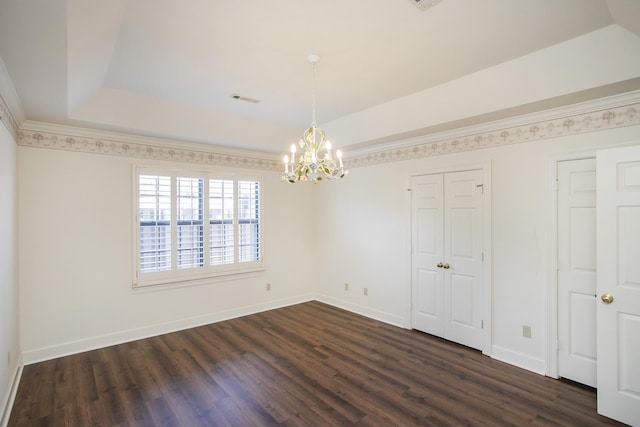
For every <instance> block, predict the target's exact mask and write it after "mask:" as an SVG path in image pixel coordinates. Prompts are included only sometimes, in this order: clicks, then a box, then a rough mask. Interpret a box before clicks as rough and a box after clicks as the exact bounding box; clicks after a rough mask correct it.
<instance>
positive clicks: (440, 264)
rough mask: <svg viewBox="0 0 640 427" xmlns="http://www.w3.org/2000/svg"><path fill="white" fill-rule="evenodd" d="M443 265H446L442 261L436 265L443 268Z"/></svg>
mask: <svg viewBox="0 0 640 427" xmlns="http://www.w3.org/2000/svg"><path fill="white" fill-rule="evenodd" d="M443 266H444V264H443V263H441V262H439V263H438V265H436V267H438V268H442V267H443Z"/></svg>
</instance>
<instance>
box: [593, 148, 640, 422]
mask: <svg viewBox="0 0 640 427" xmlns="http://www.w3.org/2000/svg"><path fill="white" fill-rule="evenodd" d="M597 168H598V178H597V241H598V247H597V295H598V299H597V302H596V314H597V319H598V321H597V326H596V330H597V365H598V369H597V372H598V373H597V376H598V413H600V414H602V415H605V416H607V417H610V418H614V419H617V420H619V421H622V422H624V423H627V424H630V425H640V145H636V146H632V147H625V148H617V149H612V150H603V151H599V152H598V154H597ZM609 296H610V297H611V298H608V297H609Z"/></svg>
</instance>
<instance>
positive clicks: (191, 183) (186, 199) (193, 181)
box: [176, 177, 204, 268]
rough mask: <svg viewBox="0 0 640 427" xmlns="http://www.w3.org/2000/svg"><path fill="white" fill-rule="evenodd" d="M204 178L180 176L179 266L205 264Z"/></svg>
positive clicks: (178, 203) (178, 201) (178, 219)
mask: <svg viewBox="0 0 640 427" xmlns="http://www.w3.org/2000/svg"><path fill="white" fill-rule="evenodd" d="M203 185H204V180H203V179H201V178H187V177H178V178H177V185H176V192H177V199H176V200H177V209H176V215H177V222H178V233H177V237H178V239H177V245H178V254H177V255H178V268H194V267H202V266H204V222H203V214H204V206H203V205H204V188H203Z"/></svg>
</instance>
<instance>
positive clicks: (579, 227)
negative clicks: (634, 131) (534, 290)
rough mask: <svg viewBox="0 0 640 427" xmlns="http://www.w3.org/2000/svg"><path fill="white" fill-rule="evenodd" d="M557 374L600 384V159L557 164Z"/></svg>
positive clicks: (591, 383)
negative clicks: (597, 323) (597, 221)
mask: <svg viewBox="0 0 640 427" xmlns="http://www.w3.org/2000/svg"><path fill="white" fill-rule="evenodd" d="M557 172H558V175H557V176H558V205H557V206H558V375H559V376H561V377H563V378H568V379H570V380H573V381H577V382H579V383H582V384H586V385H588V386H591V387H595V386H596V298H595V295H596V160H595V159H582V160H571V161H565V162H559V163H558V171H557Z"/></svg>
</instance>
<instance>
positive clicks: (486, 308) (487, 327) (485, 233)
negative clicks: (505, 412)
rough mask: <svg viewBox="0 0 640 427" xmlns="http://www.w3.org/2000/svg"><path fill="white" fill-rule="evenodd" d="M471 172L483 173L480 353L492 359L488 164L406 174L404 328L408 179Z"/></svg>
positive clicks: (408, 316) (408, 307)
mask: <svg viewBox="0 0 640 427" xmlns="http://www.w3.org/2000/svg"><path fill="white" fill-rule="evenodd" d="M470 170H481V171H482V184H483V187H482V189H483V193H484V197H483V201H482V210H483V218H482V222H483V223H482V252H483V254H484V261H483V263H482V306H483V313H482V318H483V328H482V333H483V345H482V354H485V355H487V356H491V346H492V330H493V328H492V319H493V315H492V313H493V311H492V307H491V301H492V296H491V289H492V287H493V286H492V282H491V265H492V264H491V248H492V246H491V162H490V161H489V162H482V163H471V164H461V165H458V166H448V167H438V168H429V169H419V170H414V171H411V172H410V173H409V175H408V176H407V178H406V182H407V187H406V188H407V193H408V196H407V212H408V214H407V221H408V225H409V226H408V227H407V230H408V231H407V233H408V236H407V239H408V240H407V241H408V250H407V253H408V254H409V262H408V268H409V276H408V277H409V281H408V283H407V285H406V286H407V290H406V308H405V313H406V315H405V327H406V328H407V329H412V324H411V304H412V301H413V300H412V297H413V296H412V289H411V284H412V283H413V268H412V267H413V263H412V256H411V250H412V238H413V235H412V229H411V224H412V223H411V197H410V194H411V193H410V192H411V179H412V178H413V177H415V176H420V175H434V174H440V173H450V172H464V171H470Z"/></svg>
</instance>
